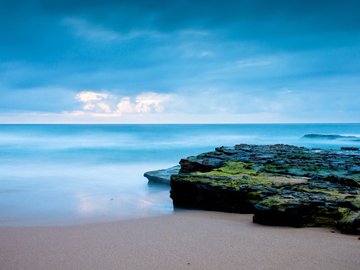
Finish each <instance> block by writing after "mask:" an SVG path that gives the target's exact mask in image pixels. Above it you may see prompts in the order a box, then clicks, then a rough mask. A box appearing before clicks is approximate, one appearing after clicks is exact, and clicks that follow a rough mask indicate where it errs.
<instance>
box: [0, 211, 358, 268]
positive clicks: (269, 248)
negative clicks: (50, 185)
mask: <svg viewBox="0 0 360 270" xmlns="http://www.w3.org/2000/svg"><path fill="white" fill-rule="evenodd" d="M359 247H360V241H359V240H358V236H354V235H344V234H340V233H339V232H337V231H334V230H332V229H329V228H301V229H296V228H289V227H271V226H261V225H257V224H253V223H252V215H242V214H231V213H220V212H207V211H185V210H181V211H175V212H174V214H170V215H163V216H157V217H150V218H141V219H130V220H121V221H115V222H99V223H93V224H81V225H69V226H52V227H41V226H37V227H8V228H6V227H2V228H0V269H2V270H17V269H21V270H24V269H28V270H32V269H34V270H42V269H46V270H47V269H53V270H56V269H312V270H316V269H328V270H330V269H334V270H335V269H336V270H339V269H346V270H351V269H359V267H360V248H359Z"/></svg>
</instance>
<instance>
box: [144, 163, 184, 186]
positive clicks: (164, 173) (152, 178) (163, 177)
mask: <svg viewBox="0 0 360 270" xmlns="http://www.w3.org/2000/svg"><path fill="white" fill-rule="evenodd" d="M179 171H180V165H177V166H174V167H171V168H168V169H163V170H156V171H150V172H146V173H144V176H145V177H146V178H147V179H148V180H149V183H160V184H170V177H171V176H172V175H175V174H178V173H179Z"/></svg>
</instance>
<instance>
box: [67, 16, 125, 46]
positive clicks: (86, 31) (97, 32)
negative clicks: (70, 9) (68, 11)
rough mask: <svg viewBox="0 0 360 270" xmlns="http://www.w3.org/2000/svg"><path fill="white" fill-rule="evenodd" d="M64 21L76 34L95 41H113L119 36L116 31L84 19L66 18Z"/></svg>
mask: <svg viewBox="0 0 360 270" xmlns="http://www.w3.org/2000/svg"><path fill="white" fill-rule="evenodd" d="M62 22H63V23H64V24H65V25H67V26H69V27H70V28H71V30H73V31H74V33H75V35H77V36H79V37H83V38H87V39H90V40H93V41H99V40H101V41H113V40H116V39H118V38H119V34H118V33H117V32H115V31H112V30H109V29H106V28H104V27H101V26H97V25H92V24H90V23H89V22H87V21H86V20H84V19H80V18H65V19H63V20H62Z"/></svg>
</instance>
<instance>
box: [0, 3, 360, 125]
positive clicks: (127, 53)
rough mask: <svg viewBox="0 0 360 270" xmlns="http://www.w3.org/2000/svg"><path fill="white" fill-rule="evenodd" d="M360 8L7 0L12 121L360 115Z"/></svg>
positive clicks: (2, 91) (337, 118)
mask: <svg viewBox="0 0 360 270" xmlns="http://www.w3.org/2000/svg"><path fill="white" fill-rule="evenodd" d="M359 10H360V1H357V0H341V1H338V0H311V1H308V0H297V1H295V0H237V1H231V0H229V1H228V0H222V1H214V0H207V1H204V0H197V1H196V0H192V1H191V0H182V1H180V0H172V1H169V0H152V1H151V0H124V1H121V0H118V1H115V0H86V1H85V0H78V1H74V0H62V1H51V0H31V1H27V0H18V1H13V0H1V1H0V123H308V122H309V123H310V122H311V123H313V122H316V123H320V122H326V123H328V122H334V123H340V122H360V106H359V105H360V16H359Z"/></svg>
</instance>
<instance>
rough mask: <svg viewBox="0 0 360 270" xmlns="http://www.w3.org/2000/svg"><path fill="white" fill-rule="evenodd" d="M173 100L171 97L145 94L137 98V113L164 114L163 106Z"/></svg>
mask: <svg viewBox="0 0 360 270" xmlns="http://www.w3.org/2000/svg"><path fill="white" fill-rule="evenodd" d="M170 99H171V95H166V94H158V93H153V92H150V93H143V94H140V95H138V96H137V97H136V101H135V111H136V112H138V113H149V112H152V111H155V112H162V111H163V109H164V107H163V104H164V103H165V102H166V101H168V100H170Z"/></svg>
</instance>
